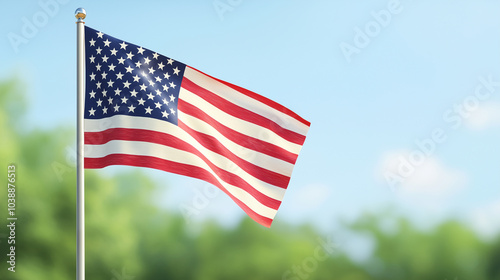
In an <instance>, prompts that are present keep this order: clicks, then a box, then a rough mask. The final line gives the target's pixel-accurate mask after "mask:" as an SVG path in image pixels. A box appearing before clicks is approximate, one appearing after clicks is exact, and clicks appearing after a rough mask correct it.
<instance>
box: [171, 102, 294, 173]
mask: <svg viewBox="0 0 500 280" xmlns="http://www.w3.org/2000/svg"><path fill="white" fill-rule="evenodd" d="M179 118H182V121H183V122H184V124H186V126H188V127H189V128H191V129H192V130H194V131H197V132H199V133H203V134H207V135H211V136H213V137H215V138H216V139H217V141H219V143H221V144H222V145H223V146H224V147H226V148H227V149H228V150H230V151H231V152H233V153H234V154H235V155H237V156H239V157H240V158H242V159H245V160H247V161H249V162H251V163H253V164H255V165H257V166H260V167H262V168H264V169H267V170H270V171H273V172H276V173H278V174H281V175H285V176H287V177H290V176H291V175H292V171H293V167H294V165H293V164H291V163H289V162H286V161H283V160H281V159H278V158H275V157H273V156H269V155H266V154H263V153H260V152H256V151H254V150H251V149H248V148H246V147H243V146H240V145H239V144H237V143H236V142H233V141H232V140H230V139H228V138H226V137H225V136H224V135H222V134H221V133H220V132H219V131H218V130H217V129H215V128H213V127H212V126H210V125H208V124H207V123H206V122H204V121H202V120H200V119H197V118H195V117H193V116H190V115H187V114H184V113H183V112H181V111H179Z"/></svg>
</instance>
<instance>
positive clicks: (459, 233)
mask: <svg viewBox="0 0 500 280" xmlns="http://www.w3.org/2000/svg"><path fill="white" fill-rule="evenodd" d="M23 96H24V95H23V90H22V87H20V86H19V82H18V81H15V80H11V81H6V82H3V83H0V108H1V110H0V131H2V136H1V137H0V162H1V166H2V168H3V170H4V171H3V172H5V173H4V174H6V170H7V166H8V165H9V164H12V163H14V164H16V166H17V172H16V174H17V181H16V185H17V197H16V198H17V207H16V208H17V209H16V210H17V217H18V219H19V220H18V222H17V226H16V231H17V235H16V252H17V253H16V257H17V258H16V272H15V273H12V272H9V271H8V270H7V267H8V266H7V263H6V260H7V256H6V253H5V252H7V248H8V246H7V243H6V239H5V237H6V234H8V232H7V229H6V227H5V226H1V227H0V249H1V250H0V251H1V252H2V255H1V256H0V261H1V262H0V263H1V264H0V279H19V280H26V279H35V280H44V279H50V280H63V279H74V278H75V253H76V249H75V243H76V237H75V235H76V230H75V228H76V222H75V215H76V212H75V208H76V190H75V181H76V173H75V167H74V166H73V165H72V160H71V157H70V156H68V154H67V147H71V146H72V139H74V137H73V135H74V132H73V130H72V129H67V128H58V129H54V130H51V131H30V132H23V131H22V130H21V129H19V127H20V126H22V118H23V114H24V111H23V108H25V105H24V103H23ZM73 142H74V141H73ZM130 170H132V172H130V173H127V174H122V175H119V176H116V177H113V178H110V177H106V176H103V175H101V174H102V172H96V171H93V170H87V171H86V227H87V231H86V234H87V236H86V237H87V238H86V262H87V267H86V273H87V279H92V280H101V279H102V280H132V279H183V280H188V279H200V280H205V279H206V280H208V279H217V280H226V279H227V280H234V279H238V280H244V279H289V280H299V279H300V280H302V279H339V280H364V279H375V280H377V279H380V280H391V279H405V280H413V279H415V280H417V279H418V280H421V279H436V280H441V279H443V280H444V279H450V280H451V279H457V280H458V279H474V280H482V279H484V280H499V279H500V240H498V241H496V242H491V243H488V242H486V241H482V240H481V239H480V238H478V237H477V236H476V235H475V233H474V232H473V231H471V230H469V229H468V228H467V227H466V226H464V225H462V224H460V223H458V222H454V221H448V222H446V223H443V224H441V225H439V226H438V227H436V228H434V229H432V230H431V231H421V230H419V229H417V228H416V227H414V226H413V225H412V224H411V223H410V222H408V221H407V220H406V219H405V218H403V217H400V216H396V215H393V214H391V213H386V212H381V213H378V214H377V215H369V214H367V215H364V216H362V217H361V218H360V219H358V220H357V221H356V222H354V223H346V224H345V225H344V227H345V229H344V230H345V232H347V233H349V234H352V236H355V235H360V234H361V235H365V236H369V237H370V239H371V240H373V242H374V247H373V248H374V249H373V253H372V256H371V257H369V258H368V259H367V260H364V261H359V260H358V261H354V260H352V258H349V257H348V254H346V253H345V252H344V251H343V248H342V242H339V243H336V242H337V241H331V240H330V239H331V238H330V237H327V236H323V235H322V234H319V233H318V232H316V231H315V230H314V229H313V228H311V227H309V226H306V225H304V226H300V227H292V226H289V225H284V224H280V223H275V225H273V227H272V228H271V229H267V228H264V227H262V226H260V225H258V224H257V223H255V222H253V221H251V220H249V219H244V220H243V221H242V222H241V223H240V224H239V225H238V226H236V227H235V228H223V227H221V226H219V225H218V224H217V223H215V222H211V221H207V222H205V223H203V224H197V225H196V226H195V227H193V226H188V225H187V224H186V221H185V220H184V219H183V217H182V215H181V214H179V213H172V212H168V211H166V210H164V209H161V208H159V207H157V206H156V205H155V204H154V203H152V197H153V195H154V190H155V186H154V183H153V182H152V181H151V180H149V179H148V178H147V177H145V176H144V175H143V174H142V173H140V172H139V171H136V170H137V169H135V168H131V169H130ZM3 178H6V177H3ZM4 182H5V180H4ZM0 201H1V202H0V205H1V206H2V207H1V209H0V210H1V211H0V219H1V220H2V221H4V223H5V221H6V218H7V216H6V215H7V209H6V208H7V207H6V201H7V190H6V188H4V191H2V192H0ZM384 221H389V224H391V226H387V223H385V224H384ZM349 234H348V235H347V237H348V238H349ZM2 237H3V238H2ZM334 237H335V236H334ZM333 240H334V239H333ZM329 242H330V243H329ZM331 242H333V243H331ZM328 244H330V245H333V246H330V247H329V245H328Z"/></svg>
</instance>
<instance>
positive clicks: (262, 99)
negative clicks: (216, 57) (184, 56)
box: [186, 66, 311, 126]
mask: <svg viewBox="0 0 500 280" xmlns="http://www.w3.org/2000/svg"><path fill="white" fill-rule="evenodd" d="M186 67H189V68H190V69H193V70H195V71H197V72H200V73H201V74H203V75H205V76H207V77H210V78H212V79H214V80H216V81H218V82H220V83H223V84H225V85H226V86H228V87H230V88H232V89H234V90H236V91H239V92H240V93H242V94H244V95H246V96H248V97H251V98H253V99H255V100H258V101H260V102H261V103H264V104H266V105H267V106H269V107H272V108H274V109H276V110H278V111H280V112H282V113H284V114H287V115H289V116H290V117H292V118H294V119H296V120H297V121H299V122H301V123H303V124H305V125H307V126H310V125H311V123H310V122H308V121H306V120H304V119H303V118H302V117H301V116H299V115H297V114H296V113H294V112H293V111H292V110H290V109H288V108H286V107H284V106H283V105H281V104H279V103H277V102H275V101H273V100H271V99H269V98H267V97H264V96H262V95H260V94H258V93H255V92H253V91H250V90H248V89H245V88H242V87H239V86H237V85H233V84H231V83H228V82H226V81H223V80H220V79H217V78H215V77H212V76H210V75H207V74H205V73H203V72H202V71H200V70H198V69H196V68H193V67H191V66H186Z"/></svg>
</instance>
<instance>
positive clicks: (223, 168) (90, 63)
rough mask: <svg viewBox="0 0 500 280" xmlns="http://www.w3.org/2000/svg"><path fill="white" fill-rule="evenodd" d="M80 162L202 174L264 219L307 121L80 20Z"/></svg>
mask: <svg viewBox="0 0 500 280" xmlns="http://www.w3.org/2000/svg"><path fill="white" fill-rule="evenodd" d="M85 54H86V55H85V57H86V90H85V111H84V114H85V122H84V130H85V153H84V154H85V168H103V167H106V166H109V165H129V166H139V167H149V168H155V169H160V170H164V171H167V172H172V173H176V174H181V175H185V176H190V177H194V178H198V179H201V180H204V181H206V182H209V183H211V184H213V185H215V186H217V187H218V188H220V189H221V190H222V191H224V192H225V193H226V194H227V195H229V196H230V197H231V199H232V200H233V201H234V202H236V204H238V205H239V206H240V207H241V208H242V209H243V210H244V211H245V212H246V213H247V214H248V215H249V216H250V217H251V218H252V219H254V220H255V221H257V222H258V223H260V224H262V225H264V226H266V227H270V226H271V223H272V221H273V219H274V217H275V215H276V213H277V211H278V208H279V206H280V204H281V201H282V199H283V196H284V194H285V191H286V189H287V187H288V183H289V181H290V176H291V174H292V169H293V167H294V164H295V161H296V160H297V157H298V154H299V151H300V149H301V148H302V145H303V143H304V141H305V138H306V134H307V131H308V129H309V126H310V123H309V122H308V121H306V120H304V119H303V118H301V117H300V116H298V115H297V114H295V113H294V112H292V111H290V110H289V109H287V108H285V107H283V106H282V105H280V104H278V103H276V102H274V101H271V100H269V99H267V98H265V97H263V96H261V95H258V94H256V93H254V92H251V91H249V90H246V89H244V88H241V87H238V86H236V85H233V84H230V83H227V82H225V81H222V80H219V79H216V78H214V77H211V76H209V75H207V74H204V73H203V72H201V71H199V70H196V69H195V68H192V67H190V66H187V65H185V64H183V63H181V62H179V61H176V60H174V59H171V58H168V57H166V56H163V55H160V54H158V53H156V52H153V51H151V50H148V49H146V48H143V47H140V46H137V45H134V44H131V43H128V42H125V41H122V40H119V39H116V38H114V37H111V36H108V35H106V34H104V33H102V32H100V31H97V30H94V29H92V28H89V27H85Z"/></svg>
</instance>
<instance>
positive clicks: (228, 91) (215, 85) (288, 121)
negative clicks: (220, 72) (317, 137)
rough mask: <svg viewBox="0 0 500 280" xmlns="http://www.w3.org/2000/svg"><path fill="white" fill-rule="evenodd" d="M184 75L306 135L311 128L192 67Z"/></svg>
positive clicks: (227, 98) (289, 128)
mask: <svg viewBox="0 0 500 280" xmlns="http://www.w3.org/2000/svg"><path fill="white" fill-rule="evenodd" d="M184 77H186V78H188V79H189V80H191V81H193V82H194V83H196V84H197V85H199V86H201V87H203V88H205V89H207V90H209V91H211V92H212V93H214V94H217V95H218V96H220V97H222V98H224V99H226V100H228V101H230V102H232V103H234V104H236V105H238V106H240V107H243V108H245V109H248V110H250V111H252V112H255V113H257V114H259V115H262V116H264V117H265V118H267V119H270V120H272V121H274V122H276V123H277V124H278V125H280V126H281V127H283V128H286V129H288V130H291V131H294V132H297V133H299V134H302V135H304V136H305V135H306V134H307V131H308V130H309V126H307V125H305V124H303V123H302V122H300V121H298V120H296V119H295V118H293V117H290V116H289V115H287V114H284V113H282V112H280V111H278V110H276V109H274V108H272V107H269V106H268V105H266V104H264V103H262V102H260V101H258V100H255V99H253V98H251V97H249V96H247V95H245V94H242V93H240V92H239V91H236V90H234V89H232V88H230V87H228V86H226V85H225V84H222V83H220V82H218V81H216V80H214V79H212V78H210V77H208V76H206V75H204V74H202V73H200V72H198V71H196V70H193V69H191V68H190V67H186V70H185V71H184Z"/></svg>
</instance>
